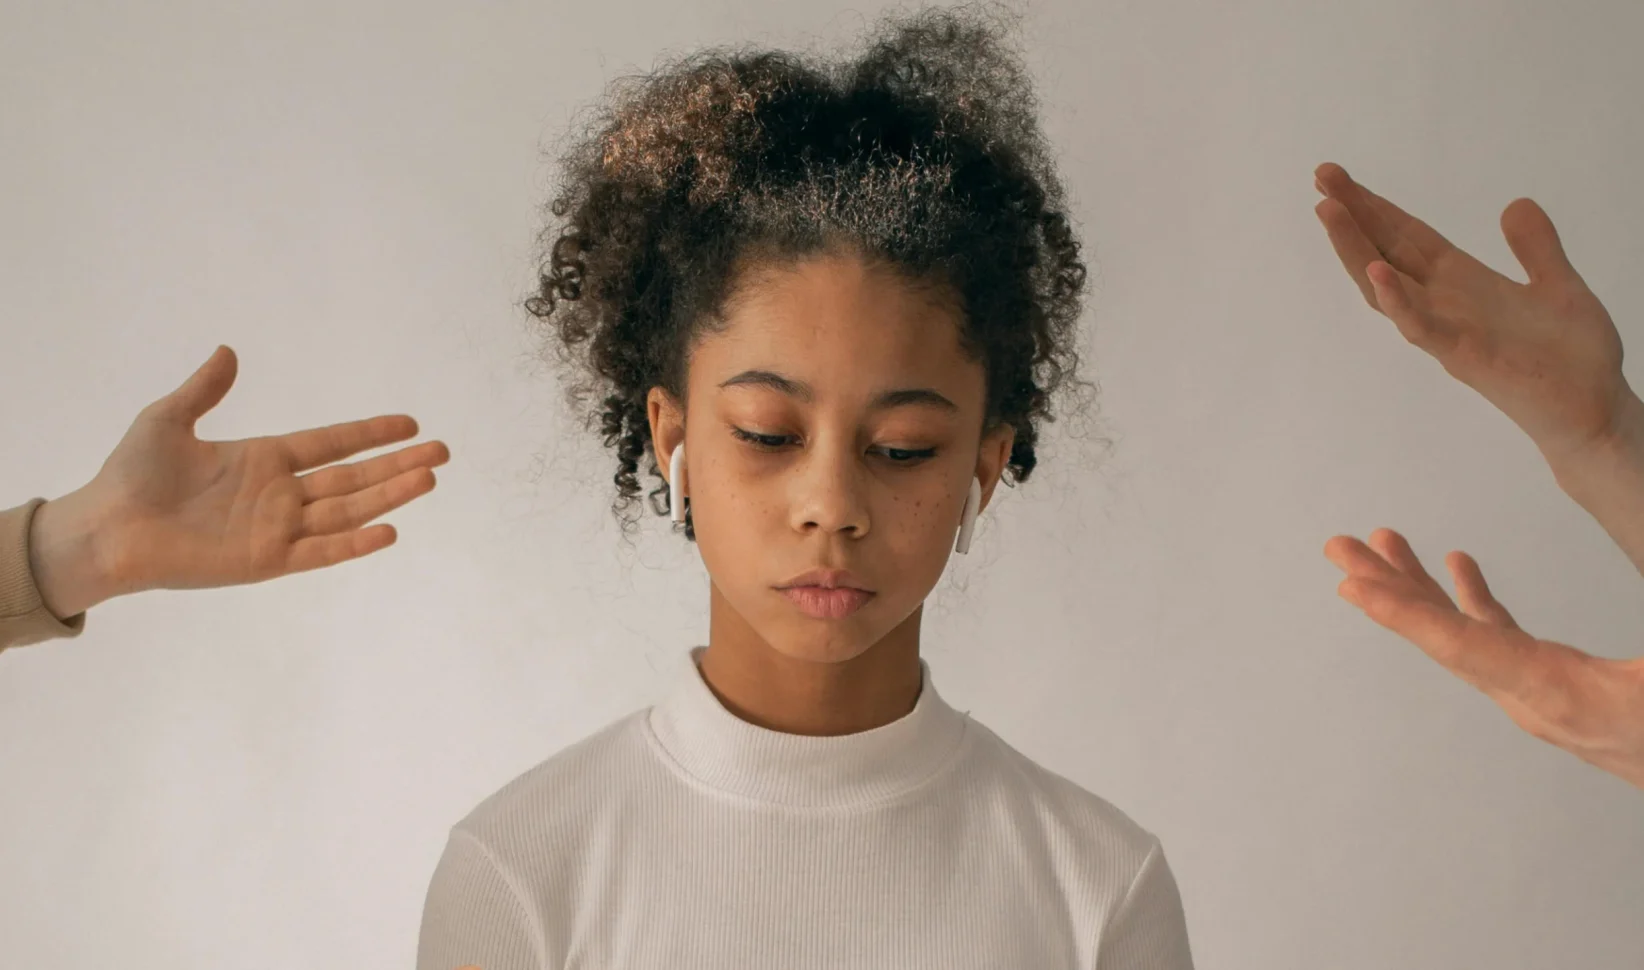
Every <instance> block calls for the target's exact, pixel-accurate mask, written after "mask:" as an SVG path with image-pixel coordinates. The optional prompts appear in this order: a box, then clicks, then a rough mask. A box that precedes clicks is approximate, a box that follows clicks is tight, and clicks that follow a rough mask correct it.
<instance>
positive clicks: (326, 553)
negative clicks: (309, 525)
mask: <svg viewBox="0 0 1644 970" xmlns="http://www.w3.org/2000/svg"><path fill="white" fill-rule="evenodd" d="M398 538H399V533H398V532H396V531H395V530H394V527H393V526H392V525H389V524H388V523H386V522H384V523H382V524H380V525H374V526H371V527H370V528H368V529H360V530H358V531H355V532H344V533H342V534H340V535H328V536H311V537H309V538H306V539H298V540H297V541H296V542H294V543H292V544H291V551H290V553H289V554H288V555H287V556H286V562H285V570H284V572H285V573H286V574H290V573H304V572H308V571H309V570H311V569H323V568H324V567H326V566H335V565H336V564H337V563H340V562H347V561H348V560H350V559H358V558H360V557H361V556H367V555H370V554H371V553H373V552H376V551H377V550H378V549H383V548H386V547H388V546H391V545H393V544H394V540H396V539H398Z"/></svg>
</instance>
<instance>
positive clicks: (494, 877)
mask: <svg viewBox="0 0 1644 970" xmlns="http://www.w3.org/2000/svg"><path fill="white" fill-rule="evenodd" d="M543 949H544V948H543V944H542V937H541V934H540V932H539V927H538V926H537V922H536V918H535V917H534V916H533V914H532V913H531V911H530V909H529V908H528V907H527V906H526V905H525V901H524V899H523V898H522V896H521V894H520V892H519V891H518V889H517V888H516V887H515V886H514V885H513V883H512V882H511V881H510V880H509V879H508V878H507V876H506V874H505V873H504V872H503V870H502V868H501V867H500V866H498V865H497V862H496V859H495V858H494V857H493V856H492V854H491V853H490V851H489V850H488V849H487V848H486V847H485V845H484V844H483V843H481V842H480V841H479V840H478V839H476V838H475V837H474V836H473V835H471V834H469V833H468V832H465V831H463V830H462V829H455V828H454V829H452V830H451V834H450V837H449V838H448V839H447V840H446V843H445V852H444V854H442V855H441V856H440V861H439V864H438V865H436V866H435V867H434V876H433V878H432V879H431V880H430V881H429V885H428V897H427V900H426V902H425V903H424V905H423V911H422V929H421V932H420V933H419V934H418V938H417V970H458V968H460V967H468V966H473V967H479V968H481V970H547V960H546V957H545V956H544V953H543Z"/></svg>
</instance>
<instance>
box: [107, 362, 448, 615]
mask: <svg viewBox="0 0 1644 970" xmlns="http://www.w3.org/2000/svg"><path fill="white" fill-rule="evenodd" d="M236 370H237V364H236V361H235V357H234V352H233V351H232V350H230V349H229V348H227V347H219V348H218V349H217V351H216V352H215V353H214V354H212V356H211V358H210V359H209V360H208V361H206V363H205V364H204V365H202V366H201V368H200V369H199V370H198V371H196V372H195V373H194V374H193V375H192V376H191V377H190V378H189V379H188V381H186V382H185V383H184V384H183V385H182V386H181V387H180V388H178V389H177V390H176V391H173V392H172V393H171V394H168V395H166V396H165V397H163V398H161V399H160V400H158V401H155V402H154V403H153V404H151V405H149V406H148V407H146V408H144V409H143V410H142V412H140V413H139V414H138V416H137V419H136V420H135V421H133V422H132V425H131V428H130V429H129V430H128V431H127V432H126V435H125V437H124V438H123V439H122V440H121V441H120V443H119V445H118V446H117V447H116V448H115V449H114V452H113V453H112V454H111V455H110V456H109V458H108V460H107V461H105V462H104V463H103V467H102V468H101V469H100V470H99V471H98V473H97V476H96V478H94V479H93V481H92V483H91V485H90V486H89V488H90V489H91V490H92V491H93V492H95V493H96V494H97V496H98V498H99V507H100V508H103V509H106V512H107V514H106V519H105V521H104V522H103V524H102V525H103V529H102V535H103V536H104V539H105V541H104V543H103V547H102V550H101V555H102V558H103V560H104V568H105V570H106V571H107V572H108V574H109V576H110V577H112V580H113V582H114V583H115V584H116V586H117V587H118V590H119V592H121V593H132V592H138V591H141V590H147V589H200V588H206V587H214V586H230V585H238V584H246V583H256V582H261V581H263V580H267V579H273V578H276V577H278V576H283V575H286V574H288V573H297V572H303V571H305V570H310V569H317V568H320V567H323V566H330V565H333V564H336V563H339V562H343V561H345V560H348V559H355V558H358V557H360V556H364V555H366V554H368V553H371V552H374V551H376V550H378V549H381V548H383V547H385V546H388V545H390V544H392V543H393V542H394V539H395V536H396V534H395V531H394V527H393V526H392V525H388V524H386V523H382V524H379V525H374V526H370V527H368V528H367V527H365V526H366V523H368V522H370V521H371V520H373V519H375V518H377V517H378V516H381V515H382V514H384V513H385V512H388V511H390V510H392V509H394V508H397V507H399V506H401V505H404V504H405V503H406V502H409V501H411V500H412V499H414V498H416V497H417V496H419V495H422V494H424V493H426V492H428V491H430V490H431V489H432V488H433V487H434V484H435V482H434V473H433V470H432V469H433V467H434V466H436V465H440V464H443V463H444V462H446V461H448V460H449V459H450V452H449V450H448V449H447V448H446V446H445V444H444V443H443V442H440V441H430V442H424V443H422V444H419V445H415V446H411V447H408V448H403V449H400V450H399V451H395V452H392V453H390V454H386V455H381V456H378V457H375V458H371V459H368V460H366V461H361V462H356V463H353V464H348V465H337V466H334V467H329V468H323V469H321V470H319V471H315V472H313V473H311V474H307V475H298V474H297V473H298V472H302V471H306V470H308V469H312V468H317V467H319V466H322V465H328V464H330V463H332V462H336V461H340V460H341V459H344V458H347V457H348V456H350V455H353V454H356V453H358V452H361V451H365V450H368V449H371V448H377V447H381V446H383V445H386V444H390V443H393V442H395V441H402V440H404V439H406V438H410V437H413V436H415V435H416V434H417V423H416V421H415V420H414V419H412V418H411V417H410V416H409V415H383V416H379V417H374V418H368V419H365V420H360V421H352V422H347V423H343V424H335V425H329V426H326V427H320V428H311V429H308V430H304V431H295V432H291V433H289V434H283V435H277V436H270V437H260V438H246V439H242V440H238V441H201V440H200V439H199V438H197V437H195V435H194V425H195V422H197V421H198V420H199V418H200V417H201V416H202V415H204V414H205V413H206V412H207V411H209V410H211V408H213V407H215V406H216V404H217V403H218V402H219V401H221V400H222V398H223V396H224V395H225V394H227V393H228V389H229V388H230V387H231V386H232V385H233V383H234V375H235V373H236Z"/></svg>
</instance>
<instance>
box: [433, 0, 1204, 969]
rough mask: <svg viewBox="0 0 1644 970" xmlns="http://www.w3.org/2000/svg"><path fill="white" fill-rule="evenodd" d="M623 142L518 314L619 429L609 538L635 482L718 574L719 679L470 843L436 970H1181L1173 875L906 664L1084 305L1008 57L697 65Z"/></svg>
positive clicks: (511, 798) (643, 98)
mask: <svg viewBox="0 0 1644 970" xmlns="http://www.w3.org/2000/svg"><path fill="white" fill-rule="evenodd" d="M605 108H606V112H605V114H604V115H603V117H602V118H601V119H600V121H601V123H600V124H598V125H596V126H594V128H593V130H591V131H590V132H589V133H588V134H586V135H585V136H584V137H583V139H582V140H581V141H579V142H578V143H576V144H575V145H574V146H573V147H572V148H571V149H570V151H569V152H568V153H567V154H566V157H565V159H564V163H563V165H564V170H563V175H564V180H563V183H562V184H563V188H562V190H561V192H560V194H559V197H558V198H557V199H556V200H555V201H554V203H553V207H552V211H553V214H554V215H555V216H558V217H561V218H562V219H563V223H562V224H561V225H560V227H559V230H558V235H557V238H555V239H553V241H552V248H551V256H550V258H549V260H548V263H547V266H546V267H545V271H544V275H543V278H542V286H541V293H540V294H539V295H538V296H537V297H535V298H534V299H532V300H531V301H529V302H528V308H529V309H530V311H531V312H532V313H533V314H535V315H536V316H537V317H538V318H540V319H541V321H542V322H543V324H544V325H545V327H546V328H547V329H548V333H549V340H550V342H551V343H553V345H554V346H556V347H557V349H558V350H559V351H560V352H561V353H560V356H561V358H562V359H564V360H567V361H574V362H576V363H577V364H580V365H581V367H583V368H584V371H583V374H584V376H585V379H584V380H583V381H581V382H579V384H578V386H576V387H574V388H573V394H572V399H573V400H577V399H583V398H587V397H589V396H590V395H591V396H592V397H593V399H594V400H597V401H598V402H599V407H600V410H599V417H600V419H601V427H602V429H603V431H604V434H605V441H606V443H607V444H608V445H610V446H613V447H614V448H615V449H616V453H617V471H616V476H615V479H616V484H617V491H618V500H617V503H616V505H615V510H616V511H617V512H619V513H621V512H626V511H629V510H630V509H631V508H632V506H633V505H634V504H636V502H637V501H638V500H639V494H640V492H641V490H642V488H643V487H644V486H643V485H642V483H641V481H640V479H639V477H638V470H639V468H640V465H641V463H642V462H644V463H645V464H646V466H647V471H648V472H649V474H651V475H652V476H655V479H656V482H657V487H656V488H655V489H654V490H652V491H651V493H650V494H651V496H652V497H653V498H654V499H655V500H656V504H655V505H654V506H653V508H654V511H656V512H658V513H659V514H660V513H662V512H663V511H664V508H663V506H664V504H667V505H669V506H671V507H672V509H673V510H674V511H675V514H676V519H677V520H678V521H681V522H682V526H683V533H684V536H685V537H686V539H687V540H694V541H695V542H696V543H697V547H698V549H699V551H700V552H701V555H702V559H703V562H704V563H705V565H706V567H707V571H708V574H709V576H710V579H711V582H710V585H709V636H708V643H707V645H706V646H705V647H697V648H695V649H692V650H691V651H690V652H689V659H690V661H691V662H690V663H686V664H682V665H681V666H682V668H683V671H682V673H681V674H680V676H679V677H678V678H677V680H676V682H675V683H674V684H673V685H672V688H671V690H670V691H669V692H668V693H667V694H666V696H665V697H664V698H663V699H662V700H661V701H660V702H659V703H658V704H656V705H655V706H654V707H651V708H648V709H646V710H642V711H638V712H635V713H634V714H632V715H630V716H628V717H626V718H624V719H622V720H620V721H618V722H617V723H615V724H612V725H610V726H608V727H606V728H605V729H603V730H601V731H598V732H596V733H595V734H593V735H592V736H591V737H588V738H586V739H584V740H582V741H580V742H578V743H576V744H573V745H572V746H570V747H569V748H567V749H566V750H564V751H562V752H560V753H558V754H557V755H555V756H554V757H552V758H549V759H548V760H547V761H545V762H544V763H542V764H540V765H538V766H537V767H535V768H533V769H532V770H530V771H529V772H527V773H525V774H524V775H522V776H520V777H519V778H518V779H516V780H514V781H513V782H511V783H510V784H508V785H507V786H505V787H504V788H503V789H502V790H501V791H499V792H497V793H496V794H494V795H493V796H491V797H490V798H488V799H486V800H485V801H484V802H483V803H481V804H480V805H479V806H478V807H477V808H475V809H474V811H473V812H472V813H471V814H469V815H468V816H467V817H466V818H464V819H462V820H461V821H460V822H458V823H457V824H456V826H455V827H454V829H453V830H452V832H451V835H450V840H449V842H448V845H447V847H446V850H445V854H444V856H443V858H442V859H441V860H440V863H439V866H438V868H437V869H436V871H435V873H434V876H433V880H432V885H431V886H430V888H429V892H428V899H427V906H426V910H425V914H424V922H423V928H422V935H421V943H420V947H419V956H418V966H419V967H420V968H423V970H435V968H439V970H450V968H452V967H454V966H458V965H462V964H474V965H478V966H479V967H482V968H484V970H513V968H520V970H524V968H527V967H530V968H538V967H556V968H557V967H590V968H592V967H624V968H632V970H637V968H668V970H681V968H704V970H706V968H730V967H746V968H753V967H782V968H786V970H802V968H817V970H820V968H823V967H829V968H833V967H897V968H915V967H930V968H933V970H934V968H938V967H940V968H943V970H954V968H960V967H974V968H983V967H990V968H992V967H1011V968H1028V967H1032V968H1036V970H1037V968H1051V967H1057V968H1067V970H1073V968H1092V967H1098V966H1099V967H1104V968H1108V967H1112V968H1120V967H1123V968H1137V970H1139V968H1157V970H1165V968H1169V970H1186V968H1187V967H1189V966H1190V965H1191V960H1190V958H1189V952H1188V938H1187V931H1186V927H1185V925H1184V919H1183V911H1182V904H1181V900H1180V896H1179V894H1178V891H1177V886H1176V883H1175V882H1174V880H1173V878H1172V875H1171V870H1170V866H1169V864H1168V863H1167V861H1166V858H1165V854H1164V850H1163V848H1162V847H1161V846H1160V843H1159V840H1158V839H1157V838H1156V837H1155V836H1154V835H1153V834H1151V833H1150V832H1149V831H1148V830H1147V829H1145V828H1144V827H1142V826H1141V825H1138V824H1137V823H1136V822H1134V821H1132V820H1131V819H1130V818H1129V817H1127V816H1126V815H1125V814H1124V813H1123V812H1122V811H1120V810H1119V809H1117V808H1115V807H1114V806H1113V805H1111V804H1109V803H1108V802H1107V801H1105V800H1103V799H1102V798H1100V797H1098V796H1096V795H1094V794H1092V793H1090V792H1087V791H1085V790H1083V789H1081V788H1080V787H1079V786H1077V785H1075V784H1073V783H1072V782H1070V781H1068V780H1067V779H1065V778H1062V777H1060V776H1058V775H1056V774H1054V773H1052V772H1050V771H1047V770H1046V769H1044V768H1042V767H1040V766H1039V765H1037V764H1035V763H1034V762H1033V761H1032V760H1030V759H1028V758H1027V757H1025V756H1023V755H1022V754H1021V753H1019V752H1018V751H1016V750H1015V749H1013V748H1011V747H1010V746H1009V745H1008V744H1006V743H1005V742H1004V741H1002V740H1001V739H1000V738H999V737H998V736H997V735H996V734H994V733H993V732H992V731H990V730H988V729H987V728H986V727H984V726H983V725H981V724H978V723H976V722H975V721H973V720H972V719H971V718H970V717H968V716H967V715H966V714H964V713H962V712H960V711H957V710H955V709H954V708H953V707H951V706H950V705H949V704H948V703H947V701H945V700H944V699H943V697H942V696H941V694H940V693H939V692H938V690H937V688H936V685H935V684H934V682H933V680H932V677H931V671H930V669H929V667H928V666H927V665H926V664H925V662H924V661H922V660H921V659H920V650H919V630H920V618H921V614H922V610H923V606H922V604H923V602H924V599H925V597H926V596H927V595H928V594H929V593H930V591H931V589H932V588H933V587H934V586H935V585H936V582H937V580H938V579H939V578H940V577H941V575H942V572H943V569H944V567H945V565H946V563H947V559H948V555H949V552H950V550H953V549H954V548H955V544H956V532H960V531H961V527H962V524H963V523H965V522H967V521H969V520H970V519H971V518H972V517H973V515H974V513H976V512H982V511H985V510H986V508H987V505H988V502H989V500H990V499H991V497H992V495H993V493H994V489H995V488H996V486H997V485H998V484H999V482H1000V480H1001V478H1006V477H1008V479H1009V481H1011V482H1021V481H1025V480H1026V479H1027V478H1028V476H1029V474H1030V473H1031V472H1032V470H1033V467H1034V463H1035V461H1036V458H1035V452H1034V446H1035V444H1036V442H1037V441H1038V439H1039V427H1040V423H1041V422H1042V421H1045V420H1048V419H1049V417H1050V415H1051V408H1050V399H1051V393H1052V392H1053V391H1054V390H1056V389H1057V388H1058V387H1059V386H1060V385H1062V384H1063V382H1064V381H1066V380H1068V379H1070V378H1071V377H1072V376H1073V372H1074V367H1075V364H1076V359H1077V358H1076V354H1075V350H1074V344H1075V340H1076V329H1075V324H1076V321H1077V319H1078V317H1079V313H1080V304H1081V298H1082V291H1083V288H1084V279H1085V266H1084V264H1083V263H1082V262H1081V261H1080V258H1079V244H1078V242H1077V240H1076V239H1075V238H1074V236H1073V234H1072V232H1071V231H1070V229H1069V224H1068V217H1067V213H1066V211H1065V209H1064V208H1063V201H1062V190H1061V187H1060V185H1059V184H1058V182H1057V179H1056V176H1055V174H1054V172H1053V170H1052V165H1051V161H1050V158H1049V153H1048V151H1047V149H1046V147H1045V144H1044V142H1043V140H1042V138H1041V136H1040V134H1039V131H1038V128H1037V124H1036V122H1035V119H1034V103H1033V97H1032V95H1031V93H1030V91H1029V88H1028V83H1027V80H1026V76H1025V73H1024V72H1023V71H1022V69H1021V68H1020V66H1019V65H1018V63H1017V62H1016V61H1015V60H1014V59H1013V58H1012V57H1011V56H1009V55H1008V54H1007V52H1006V51H1005V50H1004V49H1003V48H1002V46H1001V44H1000V43H999V41H998V37H997V31H995V30H992V29H990V28H989V27H988V25H986V24H985V23H983V22H980V21H978V20H977V19H975V18H963V17H960V16H958V15H955V14H953V13H951V12H927V13H925V14H922V15H919V16H916V17H914V18H911V19H907V20H904V21H901V22H898V23H895V24H893V25H891V26H890V28H889V29H888V31H887V32H885V33H883V34H882V35H881V36H880V37H879V38H878V39H877V40H876V42H875V43H873V44H872V46H871V47H870V48H869V49H868V50H867V51H866V53H865V54H864V55H863V56H861V57H860V58H858V59H856V60H852V61H847V62H843V63H836V64H827V65H814V64H811V63H808V62H805V61H803V60H801V59H800V58H798V57H795V56H792V55H788V54H783V53H760V54H751V53H739V54H728V53H724V52H719V51H709V52H704V53H699V54H697V55H694V56H691V57H688V58H685V59H682V60H680V61H678V62H676V63H674V64H672V65H670V66H669V67H667V68H666V69H664V70H661V71H659V72H657V73H656V74H654V75H652V76H651V77H649V78H648V79H647V80H646V81H645V82H644V83H643V84H640V85H638V86H631V87H628V88H626V89H622V90H619V91H617V92H616V93H615V96H614V97H613V98H612V99H611V101H610V102H609V103H607V104H606V105H605ZM664 500H666V503H665V501H664ZM624 524H625V526H628V525H631V519H625V520H624ZM964 531H965V532H966V533H968V529H965V530H964ZM968 538H969V536H968V534H963V535H960V536H958V540H957V541H958V544H959V546H960V547H961V549H960V551H963V548H962V547H963V545H964V544H965V543H966V542H967V541H968ZM682 659H683V658H682Z"/></svg>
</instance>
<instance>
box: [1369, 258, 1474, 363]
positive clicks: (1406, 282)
mask: <svg viewBox="0 0 1644 970" xmlns="http://www.w3.org/2000/svg"><path fill="white" fill-rule="evenodd" d="M1365 275H1366V276H1367V277H1369V279H1370V281H1371V285H1372V288H1373V289H1374V291H1375V295H1376V304H1375V306H1376V309H1377V310H1380V311H1381V314H1382V316H1385V317H1386V318H1387V319H1389V320H1391V321H1393V326H1394V327H1396V328H1398V332H1399V335H1400V336H1401V337H1403V338H1404V339H1405V340H1407V341H1409V342H1410V344H1411V345H1412V346H1415V347H1419V348H1421V349H1422V350H1425V351H1427V353H1429V354H1431V355H1433V357H1435V358H1437V359H1439V360H1440V361H1442V360H1443V359H1444V357H1443V355H1444V354H1446V353H1447V352H1448V351H1449V350H1450V349H1451V348H1452V347H1454V346H1455V345H1456V343H1457V342H1458V341H1459V340H1460V335H1459V334H1458V333H1457V332H1456V331H1455V330H1454V328H1447V327H1444V326H1442V325H1441V324H1440V323H1439V322H1438V320H1437V319H1436V318H1435V317H1434V315H1433V308H1432V304H1431V302H1430V301H1429V300H1428V297H1427V289H1426V287H1424V286H1422V285H1421V284H1420V283H1418V282H1416V281H1415V280H1413V279H1411V278H1410V277H1408V276H1406V275H1405V274H1403V273H1401V272H1399V271H1398V270H1397V269H1396V268H1394V267H1393V266H1391V265H1389V264H1388V263H1386V262H1375V263H1371V264H1370V265H1369V266H1367V267H1365Z"/></svg>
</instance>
